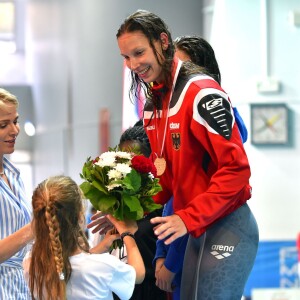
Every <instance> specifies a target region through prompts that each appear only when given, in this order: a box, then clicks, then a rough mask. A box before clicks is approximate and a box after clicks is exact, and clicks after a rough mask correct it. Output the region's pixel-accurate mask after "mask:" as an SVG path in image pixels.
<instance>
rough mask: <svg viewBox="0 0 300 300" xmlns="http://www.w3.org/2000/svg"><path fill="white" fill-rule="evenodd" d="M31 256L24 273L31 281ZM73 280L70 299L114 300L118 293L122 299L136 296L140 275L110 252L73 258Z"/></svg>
mask: <svg viewBox="0 0 300 300" xmlns="http://www.w3.org/2000/svg"><path fill="white" fill-rule="evenodd" d="M29 261H30V257H28V256H27V257H26V258H25V259H24V263H23V266H24V274H25V278H26V279H27V281H28V270H29ZM70 263H71V266H72V275H71V279H70V281H69V282H68V285H67V299H68V300H84V299H88V300H96V299H97V300H100V299H101V300H112V299H113V296H112V292H114V293H115V294H116V295H118V297H119V298H120V299H121V300H126V299H129V298H130V297H131V295H132V293H133V289H134V285H135V278H136V273H135V270H134V268H133V267H132V266H130V265H127V264H125V263H124V262H122V261H120V260H119V259H117V258H116V257H115V256H113V255H110V254H108V253H104V254H89V253H80V254H78V255H74V256H71V257H70Z"/></svg>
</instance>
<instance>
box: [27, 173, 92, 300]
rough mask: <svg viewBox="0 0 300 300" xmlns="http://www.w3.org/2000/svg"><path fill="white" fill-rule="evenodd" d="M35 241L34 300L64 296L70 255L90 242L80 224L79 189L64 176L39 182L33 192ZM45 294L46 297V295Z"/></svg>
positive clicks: (32, 266)
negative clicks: (36, 299) (35, 299)
mask: <svg viewBox="0 0 300 300" xmlns="http://www.w3.org/2000/svg"><path fill="white" fill-rule="evenodd" d="M32 207H33V223H34V235H35V242H34V244H33V246H32V254H31V263H30V268H29V276H30V277H29V278H30V279H29V287H30V291H31V294H32V297H33V299H34V295H36V297H37V298H38V299H45V298H46V299H49V300H52V299H53V300H54V299H66V284H67V282H68V281H69V279H70V276H71V273H72V268H71V264H70V261H69V256H71V255H73V254H74V252H75V251H76V250H77V249H78V248H80V249H82V250H83V251H86V252H88V249H89V245H88V241H87V239H86V236H85V234H84V232H83V230H82V228H81V225H80V223H81V222H83V220H84V212H83V202H82V192H81V190H80V188H79V187H78V185H77V184H76V183H75V182H74V181H73V180H72V179H71V178H70V177H67V176H54V177H50V178H48V179H47V180H44V181H43V182H41V183H40V184H39V185H38V186H37V187H36V189H35V190H34V192H33V196H32ZM45 293H46V295H47V296H45Z"/></svg>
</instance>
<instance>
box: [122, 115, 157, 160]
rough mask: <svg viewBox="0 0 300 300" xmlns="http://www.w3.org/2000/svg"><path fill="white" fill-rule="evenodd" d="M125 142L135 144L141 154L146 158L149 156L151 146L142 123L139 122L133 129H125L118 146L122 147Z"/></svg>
mask: <svg viewBox="0 0 300 300" xmlns="http://www.w3.org/2000/svg"><path fill="white" fill-rule="evenodd" d="M125 142H133V143H134V142H136V143H138V144H139V146H140V150H141V153H142V154H143V155H145V156H146V157H149V156H150V154H151V146H150V142H149V139H148V136H147V134H146V131H145V128H144V126H143V121H142V120H139V121H138V122H136V123H135V124H134V126H133V127H130V128H128V129H126V130H125V131H124V132H123V134H122V135H121V137H120V143H119V145H120V146H122V144H123V143H125Z"/></svg>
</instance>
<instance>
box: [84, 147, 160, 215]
mask: <svg viewBox="0 0 300 300" xmlns="http://www.w3.org/2000/svg"><path fill="white" fill-rule="evenodd" d="M156 173H157V171H156V167H155V166H154V164H153V162H152V161H151V160H150V159H149V158H147V157H145V156H143V155H139V154H136V153H133V152H123V151H119V150H118V148H115V149H109V151H108V152H105V153H102V154H101V155H100V156H98V157H96V158H95V159H91V158H90V157H89V158H88V159H87V161H86V162H85V164H84V166H83V169H82V173H81V174H80V177H81V178H82V179H84V182H83V183H82V184H81V185H80V188H81V190H82V191H83V194H84V195H85V197H86V198H87V199H89V200H90V202H91V204H92V205H93V207H95V208H96V209H97V210H100V211H102V212H104V213H108V214H111V215H113V216H114V217H115V218H117V219H119V220H124V219H130V220H139V219H141V218H143V216H144V214H145V213H149V212H152V211H154V210H155V209H158V208H160V207H161V205H160V204H156V203H155V202H154V201H153V199H152V196H154V195H156V194H157V193H158V192H159V191H161V189H162V188H161V186H160V184H159V179H158V178H156V176H157V174H156Z"/></svg>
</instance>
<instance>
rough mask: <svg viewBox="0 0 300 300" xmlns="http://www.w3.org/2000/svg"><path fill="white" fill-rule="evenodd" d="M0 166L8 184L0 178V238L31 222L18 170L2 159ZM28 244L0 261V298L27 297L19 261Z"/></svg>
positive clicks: (27, 248) (28, 247)
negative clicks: (0, 165) (1, 165)
mask: <svg viewBox="0 0 300 300" xmlns="http://www.w3.org/2000/svg"><path fill="white" fill-rule="evenodd" d="M3 169H4V172H5V175H6V177H7V179H8V182H9V183H10V187H9V186H8V185H7V183H6V182H5V181H4V180H3V179H2V178H1V177H0V239H3V238H5V237H7V236H9V235H10V234H12V233H14V232H15V231H17V230H18V229H20V228H21V227H23V226H24V225H26V224H28V223H29V222H30V221H31V204H30V202H29V201H28V200H27V199H26V196H25V189H24V184H23V181H22V179H21V177H20V172H19V170H18V169H17V168H16V167H14V166H13V165H12V163H11V162H10V161H9V160H8V159H7V158H5V157H4V158H3ZM29 249H30V246H26V247H24V248H23V249H21V250H20V251H19V252H17V253H16V254H15V255H14V256H12V257H10V258H9V259H7V260H6V261H4V262H2V263H0V299H18V300H19V299H30V298H29V291H28V287H27V285H26V282H25V280H24V277H23V268H22V261H23V258H24V256H25V254H26V252H27V251H28V250H29Z"/></svg>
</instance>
